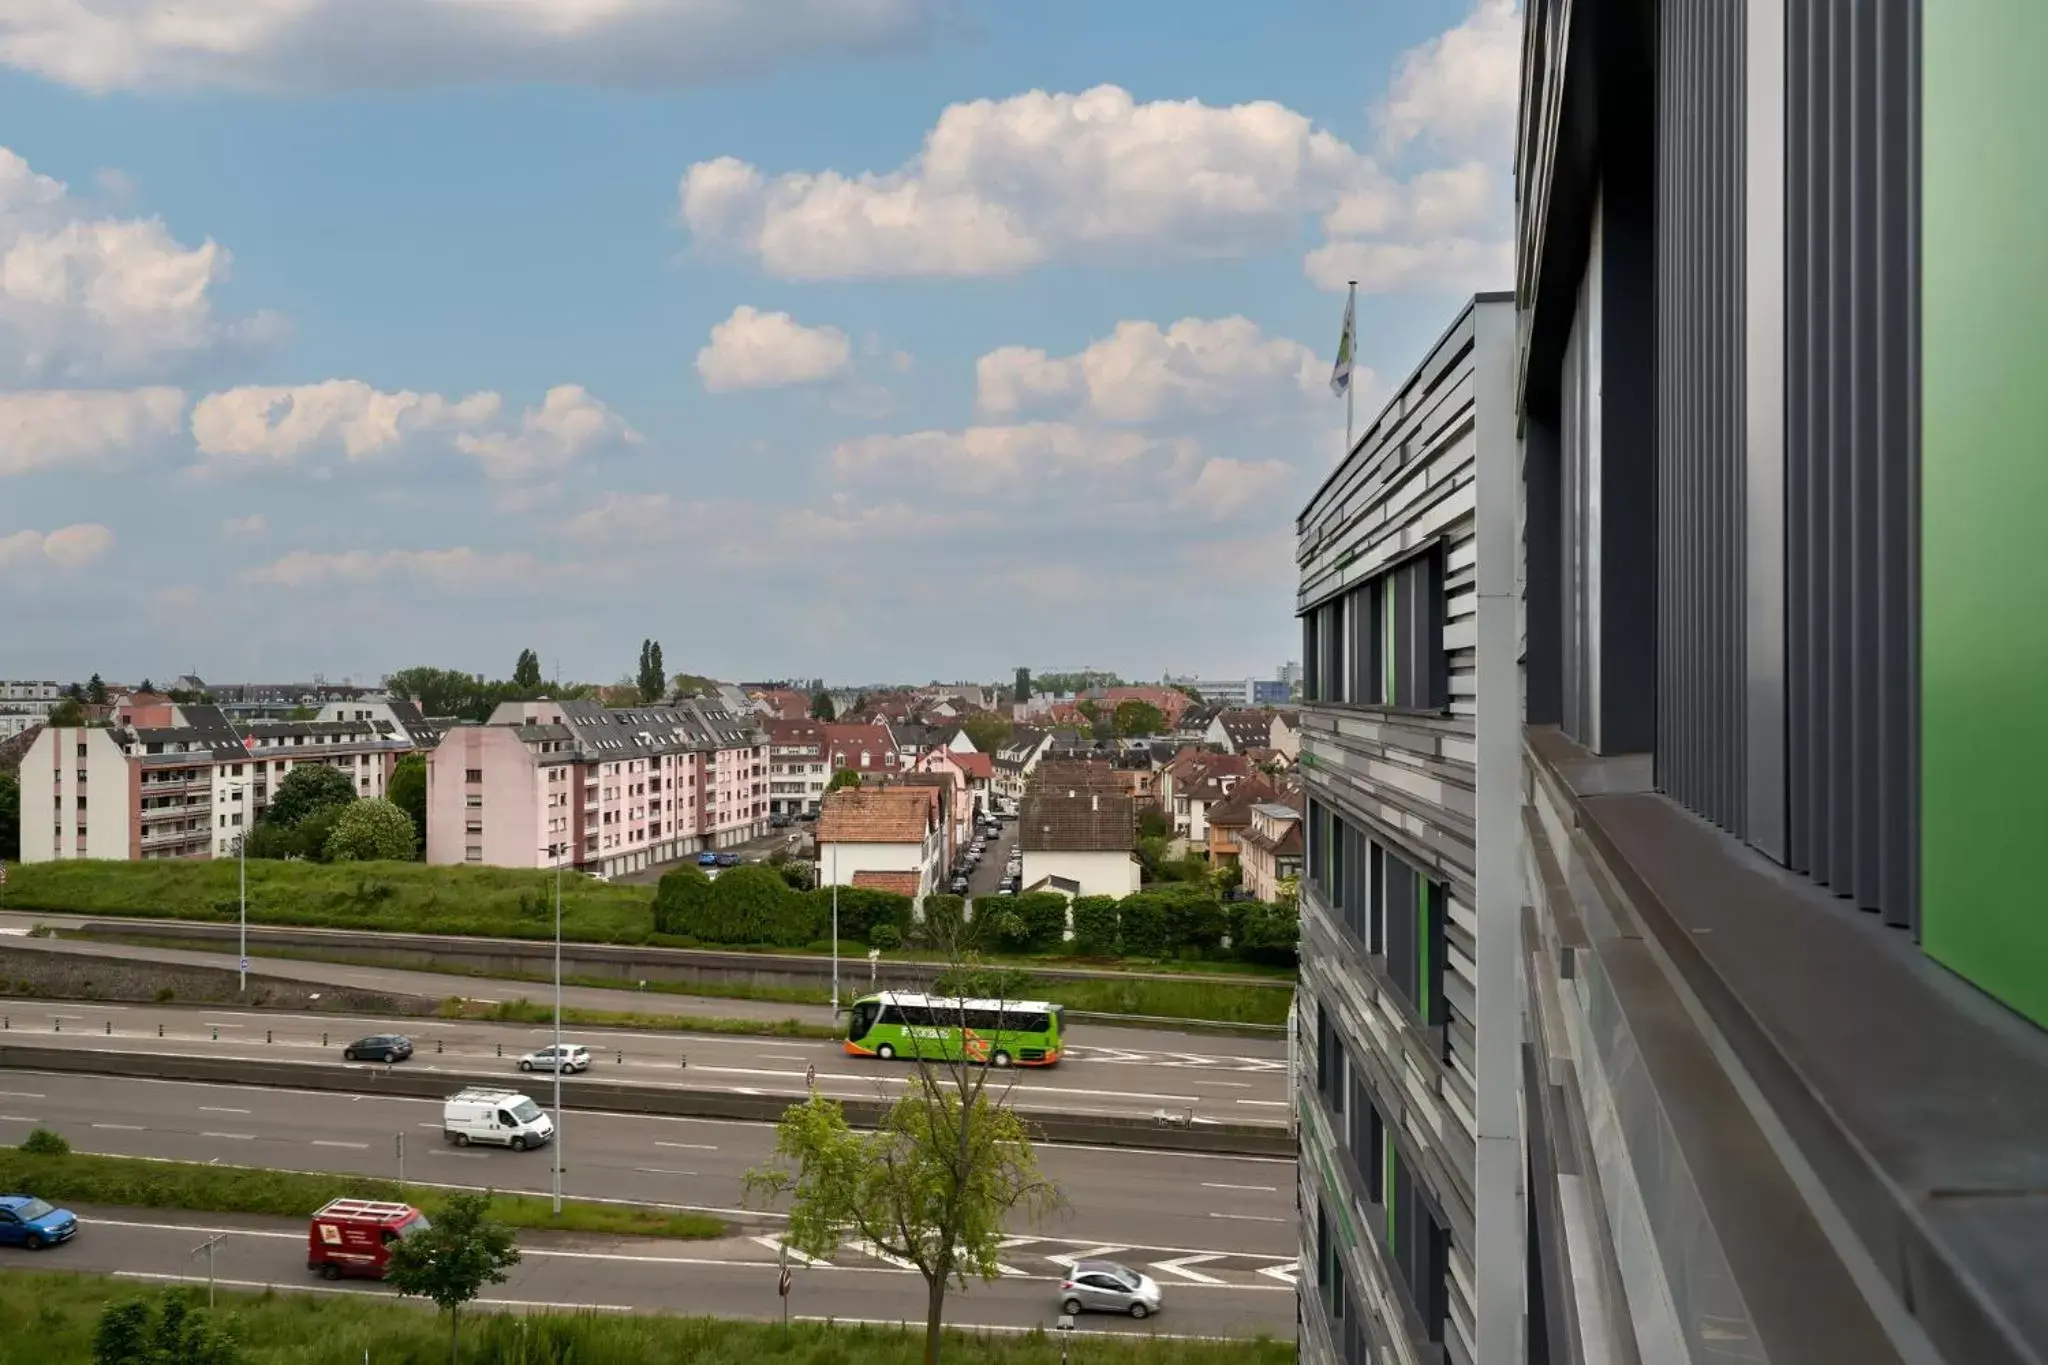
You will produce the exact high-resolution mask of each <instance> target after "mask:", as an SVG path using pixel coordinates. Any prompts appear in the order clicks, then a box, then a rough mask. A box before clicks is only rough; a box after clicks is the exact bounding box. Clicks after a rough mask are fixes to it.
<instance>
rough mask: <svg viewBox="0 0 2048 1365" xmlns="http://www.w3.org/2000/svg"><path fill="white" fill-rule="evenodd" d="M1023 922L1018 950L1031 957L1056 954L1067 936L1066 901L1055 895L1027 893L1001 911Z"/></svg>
mask: <svg viewBox="0 0 2048 1365" xmlns="http://www.w3.org/2000/svg"><path fill="white" fill-rule="evenodd" d="M1003 908H1004V909H1005V910H1007V911H1009V912H1011V913H1013V914H1015V915H1016V916H1017V918H1018V919H1019V920H1021V921H1023V926H1024V931H1023V934H1022V942H1021V943H1020V944H1019V945H1018V946H1019V948H1021V949H1023V950H1025V951H1028V952H1034V953H1050V952H1054V951H1057V950H1058V948H1059V946H1060V944H1061V943H1062V942H1063V941H1064V940H1065V939H1066V936H1067V898H1066V897H1065V896H1063V895H1061V894H1060V893H1059V892H1057V891H1027V892H1025V893H1024V894H1023V895H1021V896H1014V897H1011V898H1009V899H1008V901H1007V903H1006V904H1005V905H1004V907H1003Z"/></svg>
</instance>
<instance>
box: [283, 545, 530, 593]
mask: <svg viewBox="0 0 2048 1365" xmlns="http://www.w3.org/2000/svg"><path fill="white" fill-rule="evenodd" d="M535 568H536V566H535V562H534V559H533V556H531V555H528V554H488V553H484V552H482V551H478V550H473V549H471V548H469V547H468V546H466V545H460V546H456V547H454V548H452V549H446V550H382V551H371V550H347V551H343V552H341V553H336V554H323V553H320V552H317V551H313V550H294V551H292V552H291V553H290V554H288V555H285V556H284V557H283V558H281V559H278V560H275V561H273V562H272V563H269V564H266V565H264V566H263V567H262V568H259V569H253V570H251V571H250V572H248V573H247V574H244V575H243V579H244V581H245V582H250V583H261V584H266V585H268V586H271V587H280V588H311V587H322V586H325V585H328V584H344V585H363V584H373V583H380V582H384V581H386V580H390V579H405V580H408V581H412V582H417V583H422V584H425V585H427V586H431V587H435V588H439V589H441V590H443V591H446V592H453V593H470V592H483V591H489V590H491V589H494V588H507V587H516V586H518V585H519V584H521V583H523V582H524V581H526V580H527V579H528V578H530V577H531V576H532V575H533V573H534V571H535Z"/></svg>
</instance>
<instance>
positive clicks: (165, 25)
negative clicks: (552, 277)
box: [0, 0, 944, 94]
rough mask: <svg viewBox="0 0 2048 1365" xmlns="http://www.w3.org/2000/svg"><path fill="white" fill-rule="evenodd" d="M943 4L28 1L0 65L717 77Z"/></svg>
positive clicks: (652, 79)
mask: <svg viewBox="0 0 2048 1365" xmlns="http://www.w3.org/2000/svg"><path fill="white" fill-rule="evenodd" d="M943 8H944V6H943V4H942V3H941V2H940V0H776V3H775V4H772V5H769V4H755V3H745V2H744V0H490V2H489V3H473V2H469V0H124V3H121V4H118V5H108V4H106V3H104V0H28V3H16V4H12V5H9V6H7V7H5V8H4V9H0V62H4V63H6V64H7V65H9V66H13V67H17V68H20V69H22V70H25V71H31V72H34V73H36V74H37V75H40V76H45V77H48V78H49V79H51V80H55V81H61V82H63V83H64V84H67V85H72V86H76V87H78V88H80V89H83V90H88V91H92V92H94V93H104V92H107V91H112V90H161V89H169V90H190V89H228V90H255V91H266V92H277V93H291V94H296V93H299V92H301V91H303V90H306V89H309V88H310V89H347V88H352V87H355V88H360V87H368V88H373V89H387V88H390V87H393V86H416V85H424V84H436V83H438V84H452V83H464V82H481V81H504V82H552V83H561V84H591V85H624V86H638V87H670V86H687V85H703V84H712V83H721V82H726V81H731V80H735V79H739V78H742V77H747V76H752V75H757V74H761V73H764V72H769V71H773V70H776V69H778V68H781V67H784V66H787V65H790V64H791V63H794V62H798V61H803V60H806V59H810V58H815V57H820V56H828V55H833V54H839V53H847V54H862V53H878V52H887V51H896V50H902V49H906V48H911V47H915V46H918V45H920V44H922V43H923V42H924V41H926V40H927V39H928V38H929V37H931V36H932V33H933V30H934V28H935V26H936V24H937V21H938V18H939V15H940V13H941V12H942V10H943Z"/></svg>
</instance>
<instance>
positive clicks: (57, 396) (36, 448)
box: [0, 388, 185, 477]
mask: <svg viewBox="0 0 2048 1365" xmlns="http://www.w3.org/2000/svg"><path fill="white" fill-rule="evenodd" d="M184 412H185V395H184V393H183V392H181V391H180V390H178V389H172V388H148V389H129V390H122V389H47V390H36V391H31V392H28V393H0V477H4V476H6V475H9V474H30V473H35V472H37V471H40V470H57V471H66V472H69V471H73V470H79V469H97V468H104V467H106V466H109V465H111V464H114V463H117V462H118V461H119V460H120V459H121V458H122V457H124V456H126V455H128V454H131V453H133V452H134V451H136V450H138V449H141V448H144V447H146V446H148V445H151V444H153V443H156V442H160V441H165V440H167V439H169V438H170V437H172V436H175V435H176V434H177V432H178V426H179V421H180V419H181V418H182V417H183V416H184Z"/></svg>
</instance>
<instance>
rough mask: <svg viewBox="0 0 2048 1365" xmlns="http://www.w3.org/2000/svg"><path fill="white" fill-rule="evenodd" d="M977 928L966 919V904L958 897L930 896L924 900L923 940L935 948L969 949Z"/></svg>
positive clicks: (974, 938)
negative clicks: (954, 946)
mask: <svg viewBox="0 0 2048 1365" xmlns="http://www.w3.org/2000/svg"><path fill="white" fill-rule="evenodd" d="M976 928H977V926H976V925H974V924H972V923H970V922H969V921H968V919H967V902H966V901H965V900H963V899H961V898H960V897H959V896H948V895H938V894H935V895H930V896H926V897H925V898H924V940H925V942H926V943H929V944H933V945H935V946H937V947H942V948H943V947H946V946H948V945H956V946H958V947H962V948H965V947H969V946H971V945H972V944H973V943H974V942H975V940H976Z"/></svg>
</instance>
